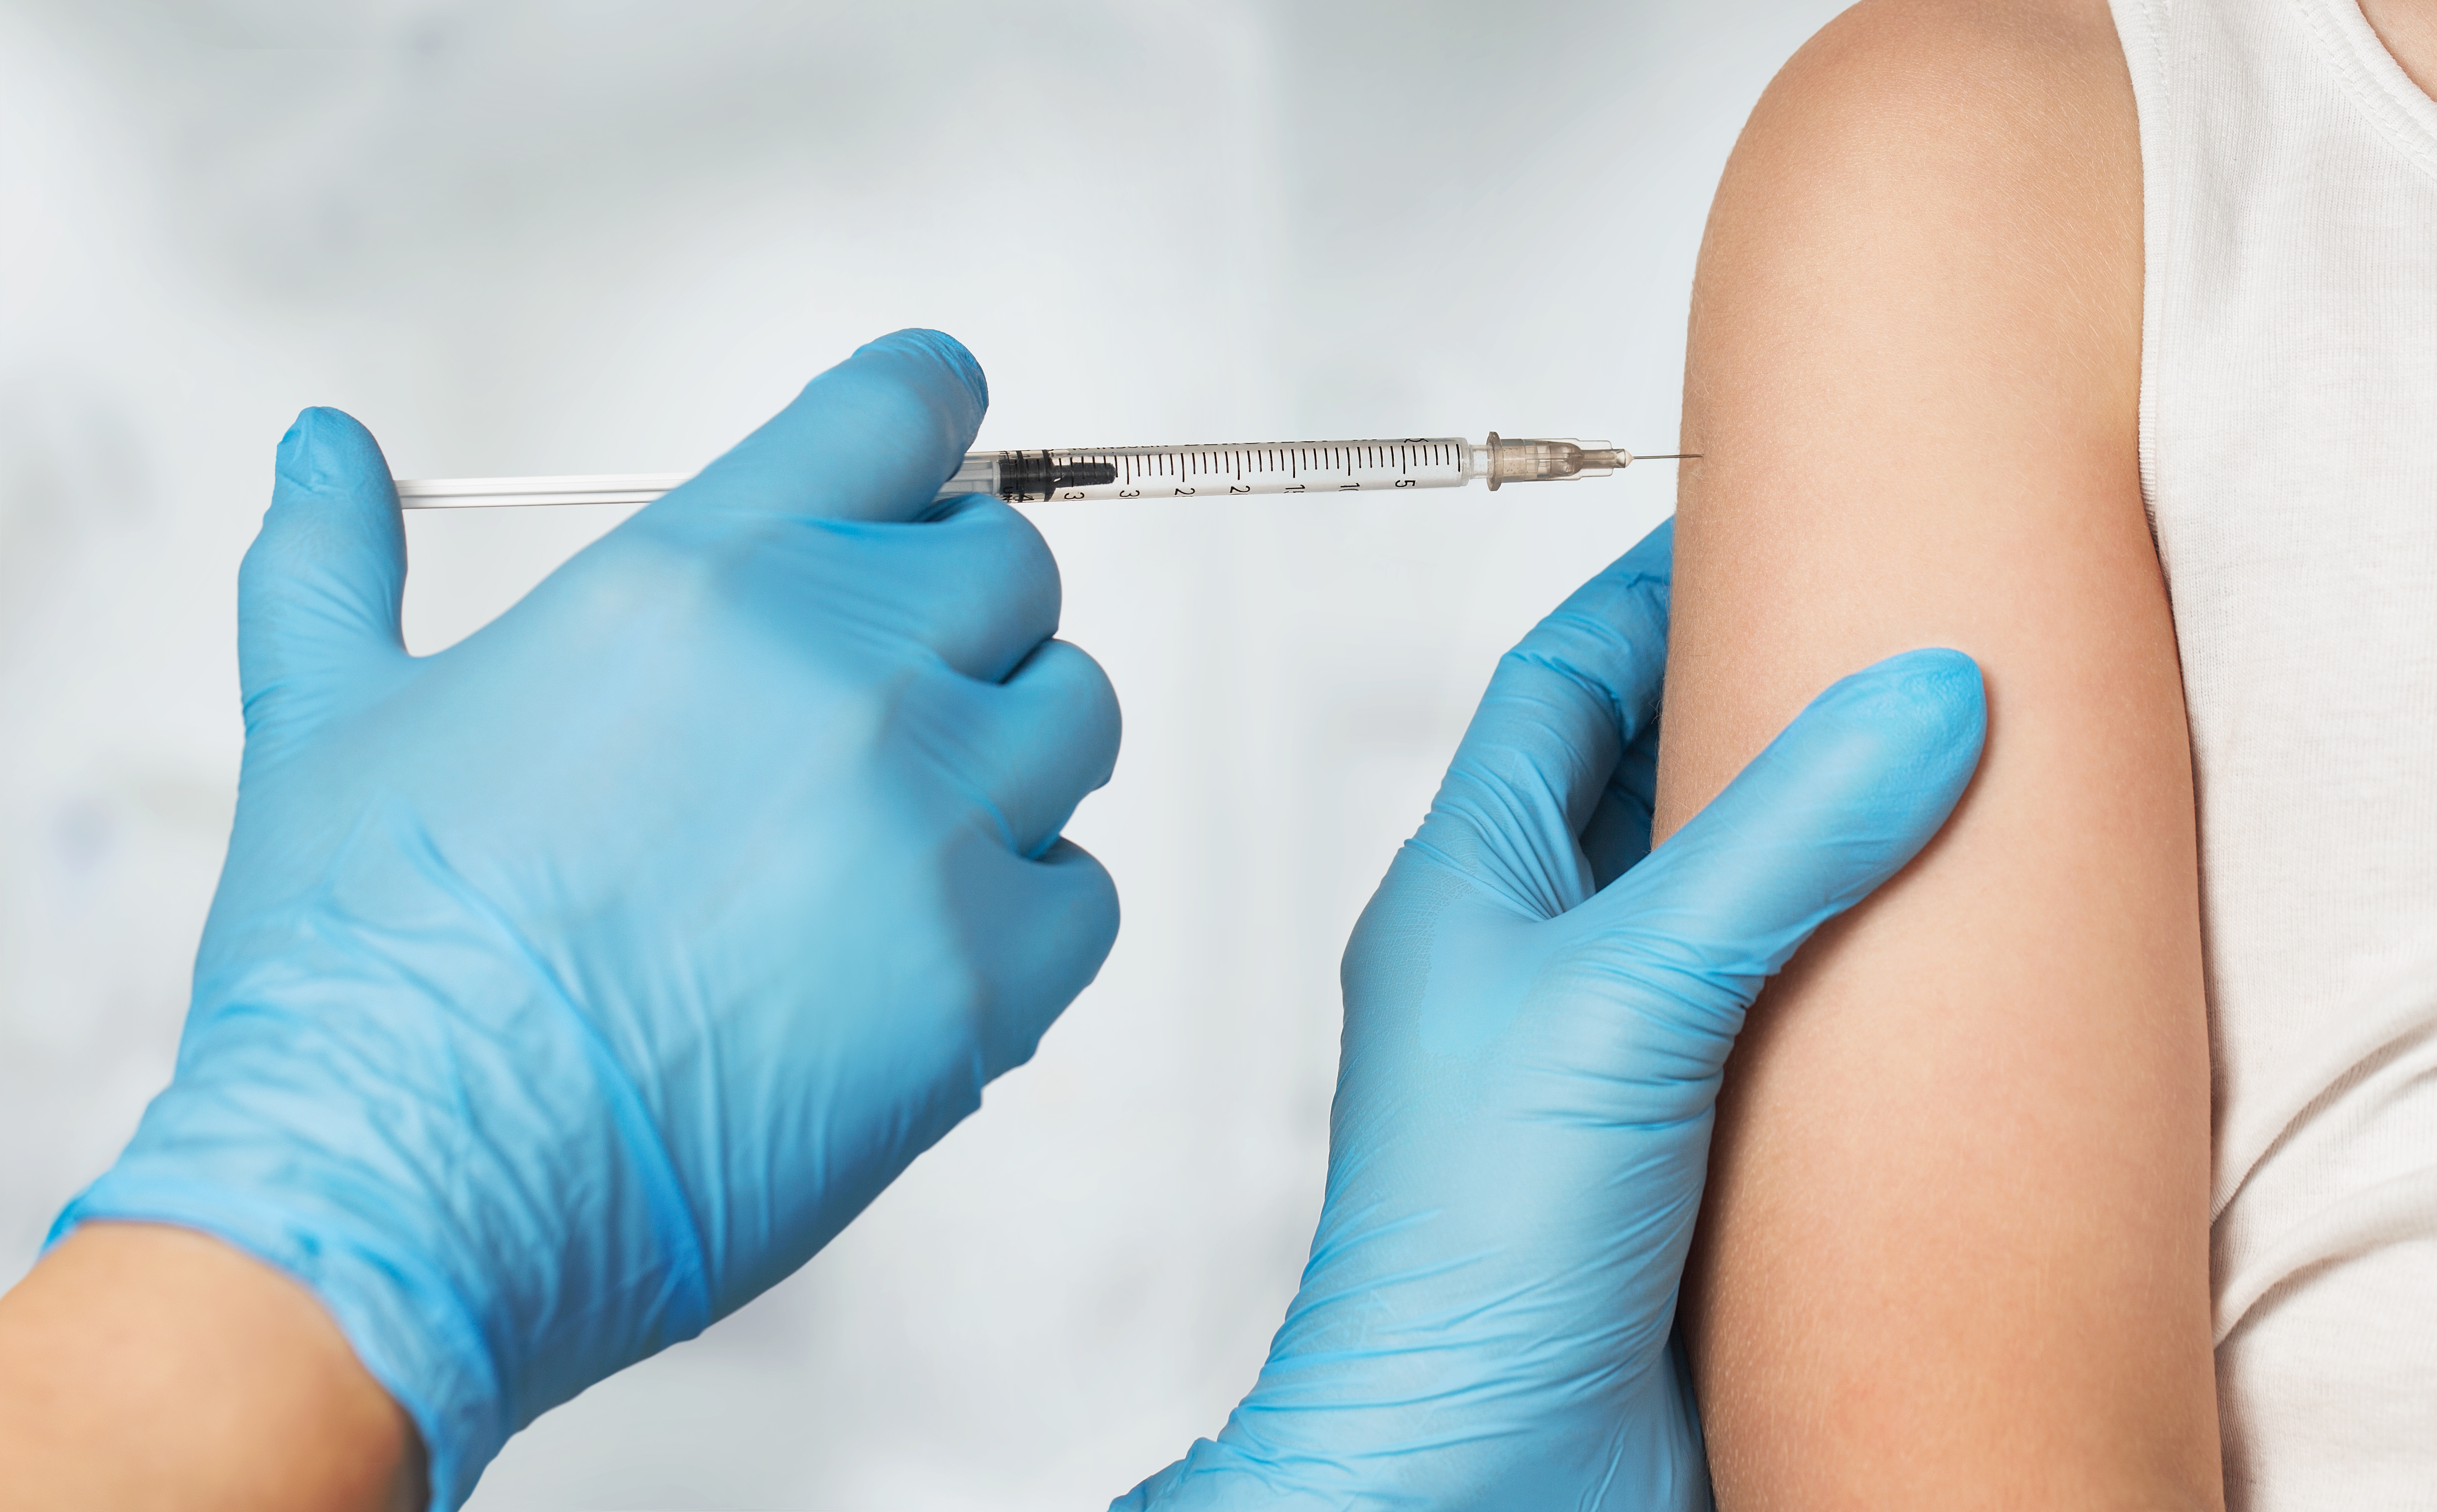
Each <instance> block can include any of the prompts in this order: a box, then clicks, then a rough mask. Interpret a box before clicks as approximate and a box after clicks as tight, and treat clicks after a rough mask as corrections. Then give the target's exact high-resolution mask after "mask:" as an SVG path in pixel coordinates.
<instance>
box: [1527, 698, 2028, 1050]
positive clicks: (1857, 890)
mask: <svg viewBox="0 0 2437 1512" xmlns="http://www.w3.org/2000/svg"><path fill="white" fill-rule="evenodd" d="M1987 730H1988V705H1987V701H1986V694H1985V693H1984V691H1983V689H1982V686H1981V681H1980V668H1979V664H1978V663H1976V662H1974V661H1973V660H1972V659H1971V658H1970V657H1968V656H1965V655H1964V654H1963V653H1961V652H1959V651H1945V650H1931V651H1907V652H1905V653H1903V654H1902V655H1901V656H1894V657H1889V658H1888V659H1885V660H1884V661H1881V662H1879V663H1877V664H1876V665H1874V666H1871V667H1867V668H1865V669H1864V670H1863V671H1860V672H1857V673H1855V674H1853V675H1852V676H1851V677H1846V678H1844V679H1843V680H1841V681H1839V682H1837V683H1835V684H1834V685H1833V686H1832V687H1830V688H1829V689H1828V691H1827V692H1825V693H1823V694H1820V695H1819V696H1818V697H1817V698H1815V699H1814V700H1812V702H1811V706H1810V707H1809V708H1807V709H1805V710H1803V712H1801V713H1800V714H1799V715H1797V717H1796V719H1795V721H1794V722H1793V723H1792V724H1790V725H1788V726H1786V728H1785V730H1783V731H1782V732H1781V733H1780V734H1779V736H1778V737H1777V739H1775V740H1774V741H1771V742H1770V743H1769V745H1768V747H1767V749H1765V750H1763V751H1762V752H1761V753H1760V755H1759V756H1757V757H1755V758H1753V760H1752V763H1751V765H1748V766H1746V767H1744V770H1743V772H1742V774H1741V775H1739V776H1738V777H1736V779H1735V780H1734V782H1731V783H1730V784H1728V785H1727V790H1726V791H1725V792H1723V793H1721V794H1719V795H1718V797H1717V798H1716V800H1713V801H1712V802H1711V803H1710V804H1709V807H1707V808H1705V809H1703V810H1702V811H1701V812H1700V813H1698V814H1696V815H1694V816H1693V817H1692V820H1691V821H1690V822H1689V823H1687V824H1686V825H1685V826H1684V828H1683V829H1681V830H1679V831H1678V832H1676V834H1675V835H1674V836H1673V837H1672V838H1670V839H1669V840H1668V841H1667V842H1666V843H1665V844H1664V845H1661V846H1660V847H1658V849H1657V850H1656V851H1654V852H1652V853H1650V857H1649V859H1648V860H1646V861H1644V862H1642V864H1641V865H1639V866H1638V867H1636V868H1634V869H1633V870H1631V871H1628V872H1626V873H1625V874H1624V875H1623V876H1622V877H1620V878H1618V879H1617V881H1616V882H1614V883H1613V884H1611V885H1610V886H1609V887H1608V888H1607V889H1606V890H1605V891H1604V892H1602V893H1601V894H1600V895H1599V896H1598V897H1597V898H1595V899H1593V900H1592V901H1591V902H1590V903H1588V904H1586V905H1584V906H1583V907H1582V908H1580V909H1577V910H1576V911H1575V913H1574V915H1571V916H1569V922H1571V923H1575V924H1576V926H1577V927H1580V928H1583V929H1586V930H1589V931H1595V932H1597V933H1598V934H1599V936H1600V938H1601V941H1602V943H1603V945H1604V946H1605V947H1607V948H1608V949H1610V950H1614V951H1619V952H1622V953H1624V954H1626V955H1627V956H1628V957H1629V958H1630V960H1631V963H1632V967H1633V971H1634V975H1636V976H1638V977H1639V978H1641V979H1643V980H1645V981H1651V982H1653V983H1654V984H1655V985H1661V986H1667V987H1671V988H1673V989H1674V990H1675V991H1674V996H1676V997H1677V998H1678V999H1679V1000H1680V1001H1682V1002H1684V1003H1686V1004H1687V1005H1688V1006H1695V1007H1698V1008H1700V1009H1702V1010H1703V1011H1708V1012H1713V1013H1715V1014H1717V1015H1720V1018H1721V1021H1720V1022H1715V1023H1712V1024H1709V1026H1707V1027H1709V1028H1711V1029H1717V1030H1720V1031H1722V1032H1724V1033H1726V1034H1732V1033H1733V1032H1734V1031H1735V1030H1737V1029H1740V1028H1741V1026H1742V1017H1741V1015H1742V1012H1743V1010H1744V1008H1746V1007H1748V1006H1749V1005H1750V1003H1751V1000H1752V998H1753V997H1754V996H1756V995H1757V994H1758V993H1759V992H1760V989H1761V986H1762V983H1764V982H1765V981H1767V979H1768V978H1769V977H1770V976H1774V975H1775V974H1776V973H1777V971H1778V970H1779V969H1780V967H1782V966H1783V965H1784V964H1785V962H1786V960H1787V959H1788V958H1790V957H1792V956H1793V954H1794V952H1795V951H1796V950H1797V949H1798V948H1800V946H1801V944H1802V942H1803V941H1806V940H1808V939H1810V938H1811V935H1812V933H1813V932H1814V931H1815V930H1816V929H1817V928H1818V927H1819V926H1820V925H1821V924H1824V923H1827V922H1828V921H1829V920H1831V919H1833V918H1834V917H1836V916H1837V915H1838V914H1840V913H1843V912H1844V911H1845V910H1846V909H1848V908H1850V907H1851V906H1852V905H1854V904H1856V903H1859V902H1861V901H1862V899H1864V898H1866V897H1867V896H1869V894H1870V893H1871V892H1872V891H1873V890H1874V889H1875V888H1878V886H1879V885H1880V884H1881V883H1883V882H1885V881H1886V880H1887V879H1888V878H1889V877H1892V876H1894V875H1895V874H1896V873H1897V872H1898V871H1900V870H1903V867H1904V865H1905V863H1907V862H1909V861H1910V860H1911V859H1912V858H1913V856H1914V855H1915V854H1916V853H1919V852H1920V849H1921V847H1922V846H1924V845H1926V844H1928V843H1929V840H1930V837H1931V836H1932V835H1936V834H1937V831H1938V828H1939V827H1940V826H1941V825H1943V824H1944V823H1945V822H1946V817H1947V815H1948V814H1950V813H1951V812H1953V810H1954V808H1955V803H1956V801H1957V800H1960V799H1961V798H1962V796H1963V790H1964V788H1965V787H1966V786H1968V785H1969V784H1970V783H1971V781H1972V772H1973V770H1974V769H1975V768H1976V767H1977V766H1978V765H1979V761H1980V747H1981V743H1982V741H1983V739H1984V738H1985V736H1986V733H1987Z"/></svg>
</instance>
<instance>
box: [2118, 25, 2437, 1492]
mask: <svg viewBox="0 0 2437 1512" xmlns="http://www.w3.org/2000/svg"><path fill="white" fill-rule="evenodd" d="M2113 9H2114V12H2115V23H2116V28H2117V31H2118V34H2119V35H2120V36H2121V38H2122V40H2123V44H2124V51H2125V57H2126V60H2127V62H2129V63H2130V67H2131V72H2132V84H2133V93H2134V96H2135V97H2136V99H2137V101H2138V104H2139V109H2140V117H2141V161H2142V170H2143V176H2144V180H2145V183H2144V190H2143V196H2144V202H2145V217H2146V236H2145V241H2146V246H2147V254H2146V255H2147V262H2148V267H2147V275H2146V281H2145V287H2146V293H2145V296H2144V297H2145V309H2144V318H2143V332H2142V343H2141V345H2142V353H2141V485H2142V492H2143V495H2144V496H2145V498H2146V499H2147V500H2148V507H2149V512H2150V519H2151V522H2152V525H2153V528H2154V529H2155V531H2156V534H2157V540H2158V554H2159V559H2160V561H2161V562H2162V563H2164V565H2165V574H2166V582H2167V588H2168V591H2169V593H2170V595H2171V597H2172V599H2173V603H2174V618H2175V633H2176V636H2177V638H2178V641H2179V642H2180V643H2181V648H2182V655H2183V694H2184V697H2185V700H2186V702H2187V704H2188V707H2189V710H2190V715H2191V732H2192V753H2193V762H2194V765H2195V770H2196V775H2197V778H2198V782H2199V793H2200V869H2201V909H2202V918H2203V924H2204V931H2205V935H2204V938H2205V941H2206V950H2207V969H2208V996H2209V1013H2210V1023H2211V1040H2212V1046H2213V1056H2214V1064H2215V1078H2216V1163H2215V1169H2216V1190H2215V1192H2214V1198H2213V1204H2212V1208H2213V1212H2214V1214H2215V1224H2214V1229H2213V1233H2212V1244H2211V1251H2212V1269H2213V1272H2214V1275H2213V1281H2214V1287H2215V1293H2216V1304H2217V1369H2218V1403H2219V1407H2220V1415H2221V1420H2222V1424H2223V1433H2224V1441H2225V1466H2226V1491H2227V1497H2228V1500H2229V1502H2230V1503H2231V1505H2232V1507H2233V1508H2234V1509H2235V1512H2290V1509H2312V1512H2315V1509H2320V1508H2327V1509H2335V1508H2343V1509H2345V1512H2353V1509H2364V1508H2371V1507H2376V1508H2399V1507H2437V102H2432V101H2431V100H2430V99H2429V98H2428V97H2427V96H2425V95H2423V94H2422V93H2421V92H2420V91H2419V90H2418V89H2417V88H2416V87H2414V86H2413V84H2412V83H2411V79H2409V78H2408V77H2406V75H2405V74H2404V72H2403V70H2402V69H2401V68H2400V67H2399V66H2397V65H2396V63H2395V62H2394V60H2393V58H2392V57H2390V56H2389V55H2388V54H2387V52H2386V51H2385V49H2384V48H2383V47H2382V46H2381V45H2380V44H2379V43H2378V40H2377V36H2376V33H2375V32H2373V31H2372V30H2371V29H2370V27H2369V25H2368V24H2367V22H2365V21H2364V20H2363V19H2362V17H2361V13H2360V11H2359V9H2358V8H2357V7H2356V5H2355V4H2354V0H2113Z"/></svg>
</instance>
